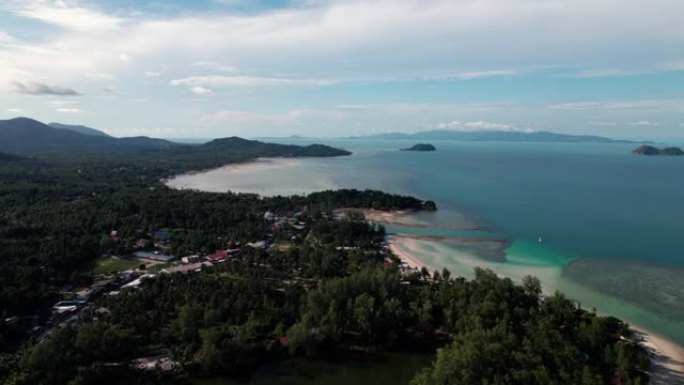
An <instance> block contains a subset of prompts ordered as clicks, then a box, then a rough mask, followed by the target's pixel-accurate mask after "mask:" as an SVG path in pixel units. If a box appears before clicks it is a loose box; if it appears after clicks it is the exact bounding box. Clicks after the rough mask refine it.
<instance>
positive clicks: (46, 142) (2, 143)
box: [0, 118, 177, 151]
mask: <svg viewBox="0 0 684 385" xmlns="http://www.w3.org/2000/svg"><path fill="white" fill-rule="evenodd" d="M53 124H54V123H53ZM84 129H87V130H86V131H87V132H89V133H88V134H85V133H82V132H79V131H78V130H81V131H83V130H84ZM90 130H92V131H90ZM94 132H99V134H95V133H94ZM176 145H177V144H176V143H173V142H170V141H168V140H164V139H155V138H148V137H145V136H138V137H131V138H113V137H111V136H108V135H106V134H105V133H102V132H100V131H97V130H94V129H90V128H87V127H83V126H70V125H59V124H57V127H55V126H51V125H47V124H44V123H41V122H39V121H37V120H33V119H30V118H14V119H9V120H0V151H27V150H58V149H91V150H102V149H168V148H170V147H173V146H176Z"/></svg>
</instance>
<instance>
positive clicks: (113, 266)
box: [93, 257, 141, 275]
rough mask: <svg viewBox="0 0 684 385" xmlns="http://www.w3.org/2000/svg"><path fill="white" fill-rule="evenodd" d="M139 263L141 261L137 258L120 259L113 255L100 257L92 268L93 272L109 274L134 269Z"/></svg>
mask: <svg viewBox="0 0 684 385" xmlns="http://www.w3.org/2000/svg"><path fill="white" fill-rule="evenodd" d="M140 264H141V262H140V261H139V260H137V259H121V258H115V257H107V258H100V259H98V261H97V263H96V264H95V267H94V268H93V274H96V275H98V274H110V273H116V272H119V271H124V270H130V269H135V268H137V267H139V266H140Z"/></svg>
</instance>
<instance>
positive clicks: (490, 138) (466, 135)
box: [348, 130, 641, 143]
mask: <svg viewBox="0 0 684 385" xmlns="http://www.w3.org/2000/svg"><path fill="white" fill-rule="evenodd" d="M348 139H407V140H460V141H470V142H548V143H559V142H561V143H637V142H632V141H628V140H617V139H611V138H606V137H603V136H595V135H569V134H559V133H555V132H548V131H536V132H520V131H454V130H430V131H421V132H416V133H414V134H403V133H398V132H392V133H384V134H375V135H368V136H353V137H350V138H348ZM639 143H641V142H639Z"/></svg>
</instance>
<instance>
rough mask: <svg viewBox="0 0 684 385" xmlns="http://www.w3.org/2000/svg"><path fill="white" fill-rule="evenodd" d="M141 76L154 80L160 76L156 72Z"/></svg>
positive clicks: (148, 72) (147, 72)
mask: <svg viewBox="0 0 684 385" xmlns="http://www.w3.org/2000/svg"><path fill="white" fill-rule="evenodd" d="M143 76H145V77H146V78H156V77H159V76H161V73H159V72H157V71H146V72H145V73H144V74H143Z"/></svg>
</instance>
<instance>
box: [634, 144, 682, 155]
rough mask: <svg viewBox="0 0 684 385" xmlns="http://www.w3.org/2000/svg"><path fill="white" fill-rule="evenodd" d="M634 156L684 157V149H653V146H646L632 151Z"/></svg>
mask: <svg viewBox="0 0 684 385" xmlns="http://www.w3.org/2000/svg"><path fill="white" fill-rule="evenodd" d="M632 154H635V155H645V156H654V155H664V156H682V155H684V151H682V149H681V148H679V147H665V148H657V147H653V146H646V145H644V146H639V147H638V148H637V149H636V150H634V151H632Z"/></svg>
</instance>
